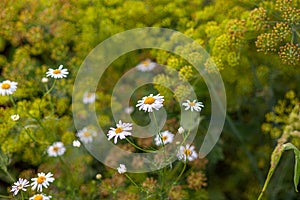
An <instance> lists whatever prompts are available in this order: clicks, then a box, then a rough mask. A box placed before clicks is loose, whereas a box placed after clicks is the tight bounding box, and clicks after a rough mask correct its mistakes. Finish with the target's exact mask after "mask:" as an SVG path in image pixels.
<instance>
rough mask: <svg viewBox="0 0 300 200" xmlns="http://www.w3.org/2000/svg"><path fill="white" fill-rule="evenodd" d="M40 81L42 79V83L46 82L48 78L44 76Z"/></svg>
mask: <svg viewBox="0 0 300 200" xmlns="http://www.w3.org/2000/svg"><path fill="white" fill-rule="evenodd" d="M41 81H42V83H48V82H49V79H48V78H46V77H43V78H42V80H41Z"/></svg>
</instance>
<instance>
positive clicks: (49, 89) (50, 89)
mask: <svg viewBox="0 0 300 200" xmlns="http://www.w3.org/2000/svg"><path fill="white" fill-rule="evenodd" d="M55 83H56V79H54V81H53V84H52V86H51V88H50V89H49V90H48V91H47V92H46V93H45V94H44V96H46V95H47V94H49V93H50V92H51V91H52V90H53V88H54V86H55ZM46 88H48V86H47V87H46Z"/></svg>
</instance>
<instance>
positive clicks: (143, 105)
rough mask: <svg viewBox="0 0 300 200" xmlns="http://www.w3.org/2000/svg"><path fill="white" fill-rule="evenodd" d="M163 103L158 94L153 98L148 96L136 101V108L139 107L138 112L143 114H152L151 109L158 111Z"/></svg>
mask: <svg viewBox="0 0 300 200" xmlns="http://www.w3.org/2000/svg"><path fill="white" fill-rule="evenodd" d="M163 102H164V96H160V94H157V95H155V96H153V94H150V95H149V96H145V97H143V98H142V99H141V100H138V102H137V105H136V107H139V110H143V111H145V112H153V109H155V110H159V109H160V108H161V107H163Z"/></svg>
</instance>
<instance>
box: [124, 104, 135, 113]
mask: <svg viewBox="0 0 300 200" xmlns="http://www.w3.org/2000/svg"><path fill="white" fill-rule="evenodd" d="M133 111H134V107H132V106H128V107H126V108H125V109H124V112H125V113H126V114H129V115H130V114H131V113H132V112H133Z"/></svg>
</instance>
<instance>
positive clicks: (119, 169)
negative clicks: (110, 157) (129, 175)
mask: <svg viewBox="0 0 300 200" xmlns="http://www.w3.org/2000/svg"><path fill="white" fill-rule="evenodd" d="M117 169H118V172H119V174H124V173H126V172H127V168H126V166H125V165H124V164H120V166H119V167H118V168H117Z"/></svg>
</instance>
